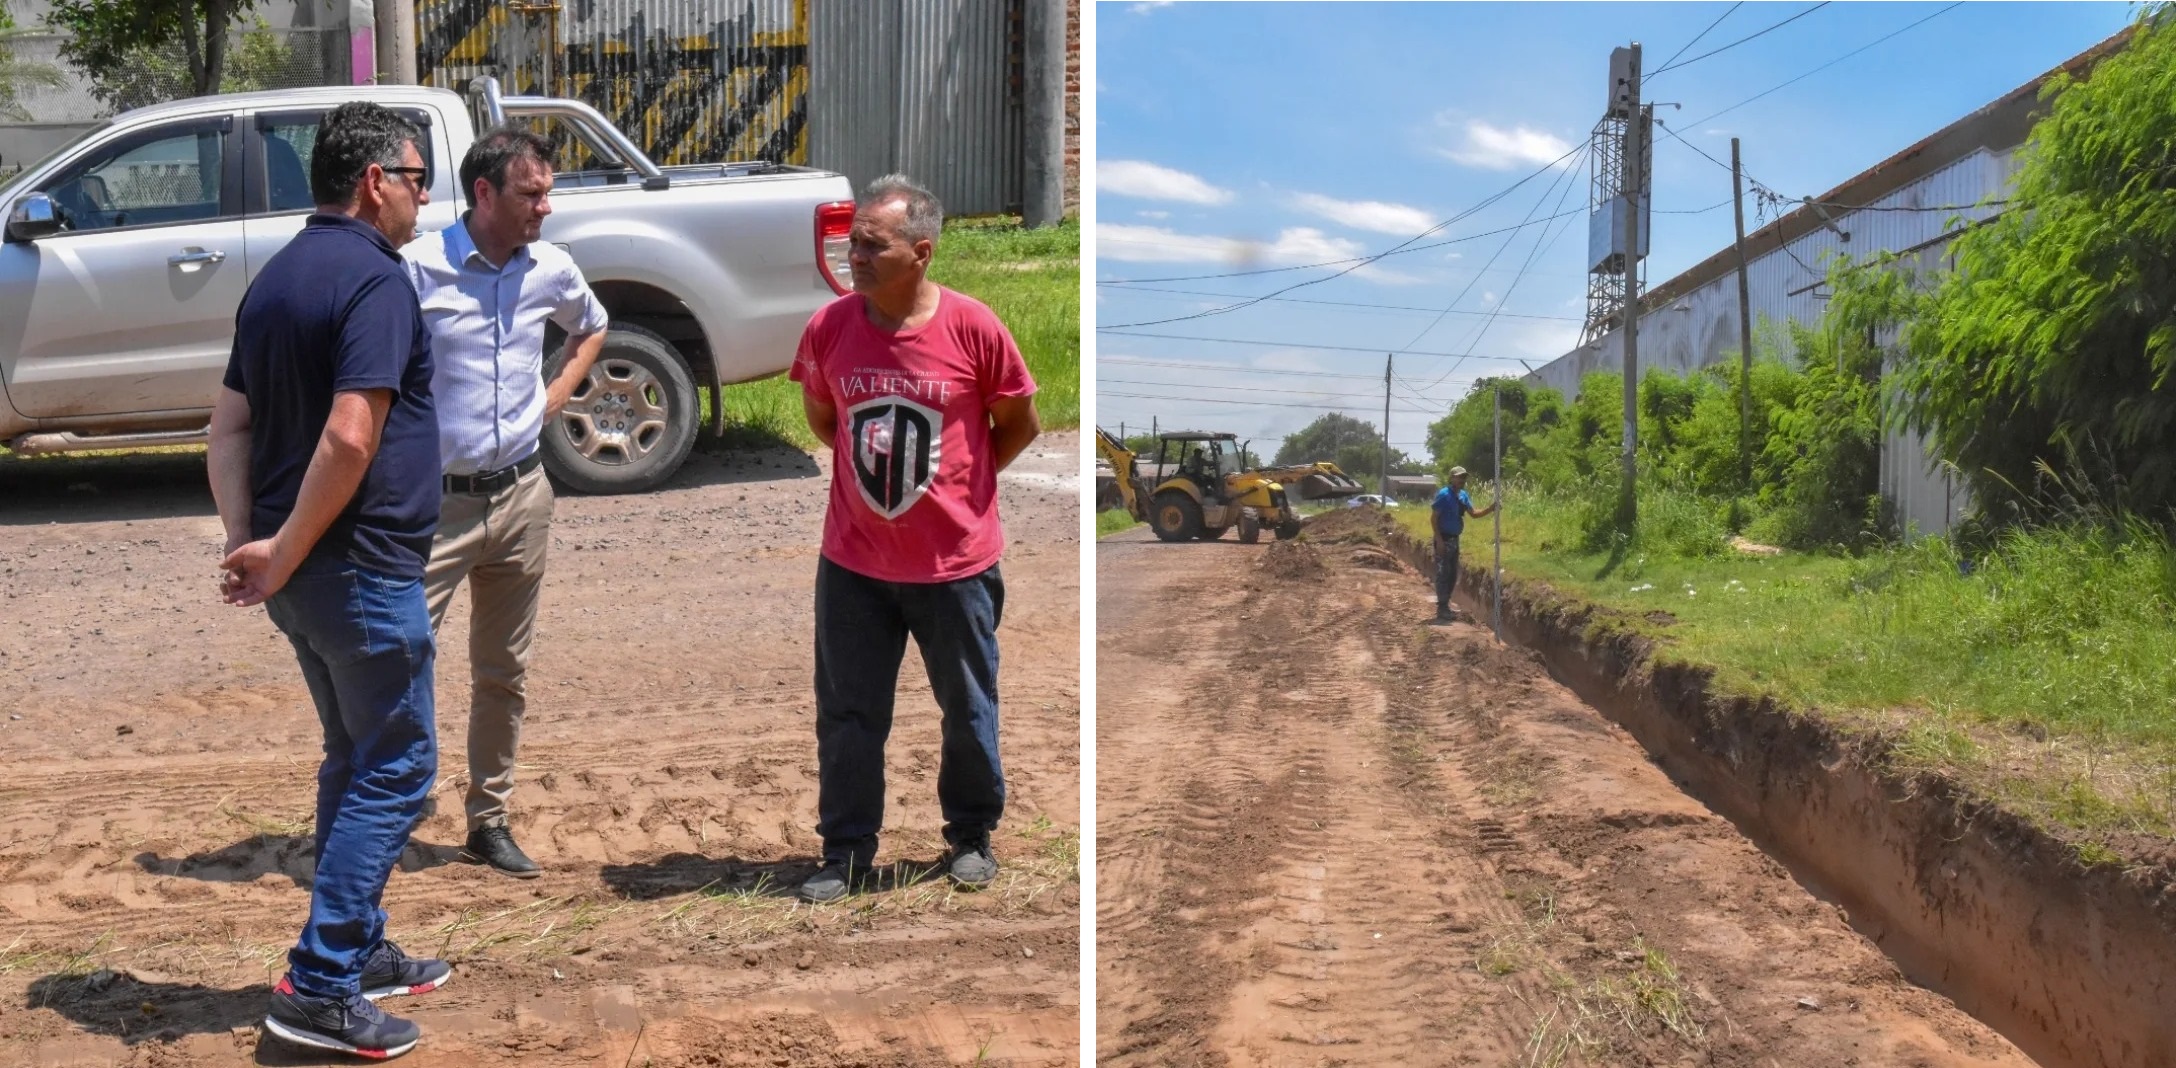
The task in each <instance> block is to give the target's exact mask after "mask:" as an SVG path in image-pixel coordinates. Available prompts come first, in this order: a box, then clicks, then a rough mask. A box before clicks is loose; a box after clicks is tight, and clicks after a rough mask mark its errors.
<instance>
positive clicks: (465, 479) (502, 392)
mask: <svg viewBox="0 0 2176 1068" xmlns="http://www.w3.org/2000/svg"><path fill="white" fill-rule="evenodd" d="M550 161H551V143H550V142H549V141H546V140H545V139H544V138H542V137H539V136H538V135H536V134H535V133H532V132H530V131H528V130H525V129H522V128H520V127H515V126H501V127H498V128H496V129H493V130H490V131H487V132H486V133H485V134H484V135H483V136H482V137H479V138H478V139H477V140H476V142H475V144H474V145H472V146H470V148H469V150H468V155H467V157H466V158H464V159H462V161H461V187H462V192H463V193H464V194H465V195H466V196H467V198H468V205H469V210H468V213H467V214H465V215H463V216H462V217H461V221H460V222H458V223H456V224H454V225H453V226H451V227H449V228H447V229H445V230H442V231H439V232H437V233H433V234H426V235H424V236H422V237H420V238H417V239H416V240H415V241H414V242H412V243H410V244H409V245H408V246H407V247H405V248H403V249H402V250H401V254H402V256H403V258H404V259H405V260H406V263H407V269H408V277H409V279H410V280H411V281H413V282H414V283H415V287H416V296H417V297H418V299H419V300H420V301H421V303H422V306H423V322H424V325H425V326H426V327H427V328H428V329H429V330H430V332H431V351H432V355H433V357H434V362H435V365H436V368H435V371H434V373H433V376H432V382H431V385H432V389H433V391H434V392H435V393H436V395H437V398H438V411H439V420H438V426H439V452H440V455H441V458H442V460H443V463H444V468H445V480H446V484H445V494H444V503H443V505H442V506H441V511H440V513H439V519H438V534H437V537H436V539H435V540H434V541H433V543H432V545H431V560H430V565H429V568H428V570H427V572H426V573H425V576H424V593H425V596H426V598H427V600H428V601H429V604H430V611H431V630H432V632H433V633H434V634H435V633H436V632H437V630H438V627H439V625H440V624H441V623H443V622H445V619H446V608H447V606H448V605H450V604H451V603H452V602H453V593H454V590H455V589H457V588H458V587H459V586H460V585H461V580H462V579H464V578H465V579H467V580H468V583H469V606H470V609H471V611H470V617H469V635H468V655H469V670H470V676H471V686H470V697H469V722H468V770H469V783H468V797H467V809H468V841H467V852H468V854H469V856H470V858H471V859H473V860H475V861H477V862H479V863H483V864H488V865H490V866H491V867H493V868H496V869H498V870H499V871H502V872H505V873H506V874H508V875H512V876H515V877H517V878H523V879H527V878H534V877H535V876H537V875H539V874H541V873H540V871H539V869H538V868H537V865H536V862H535V861H533V860H530V859H529V857H528V856H527V855H526V854H524V853H523V852H522V850H521V847H520V846H519V845H516V844H515V842H514V836H513V831H512V830H511V829H510V828H509V827H508V825H507V815H508V813H507V808H508V804H507V803H508V800H509V799H510V798H511V797H512V796H513V792H514V752H515V749H516V747H517V746H518V744H519V743H520V740H521V720H522V715H523V712H524V711H525V709H526V707H527V697H526V689H525V678H526V675H527V672H528V664H529V640H530V637H531V635H532V634H533V632H534V630H535V626H536V606H537V597H538V594H539V592H540V591H541V590H542V588H543V585H544V555H545V550H546V549H547V548H548V547H549V546H550V544H551V520H552V489H551V484H550V483H549V482H548V481H546V480H545V477H544V472H543V469H542V467H541V466H540V464H541V460H542V457H541V456H540V455H539V453H538V451H537V439H538V437H539V436H540V435H541V434H542V433H543V430H544V424H545V421H546V420H548V419H551V418H554V417H556V416H557V415H558V414H559V410H560V409H561V408H562V407H564V406H565V405H566V403H567V400H568V398H570V397H571V396H573V394H574V390H575V389H576V387H578V386H579V385H580V384H581V382H582V380H583V379H584V378H586V377H587V376H588V374H589V369H590V365H591V364H593V363H595V362H596V359H597V353H598V351H599V350H601V349H603V348H604V339H605V326H606V323H607V317H606V315H605V310H604V306H603V305H602V304H600V303H598V301H597V297H596V295H595V294H593V293H591V292H590V289H589V284H588V282H586V281H584V280H583V278H582V272H581V270H580V269H579V268H577V267H575V265H574V260H573V259H572V258H571V257H569V256H568V255H567V254H566V253H565V252H563V251H561V250H560V249H559V248H557V247H556V246H553V245H550V244H546V243H544V242H542V241H539V240H538V238H539V237H540V236H541V235H542V232H543V225H544V217H545V216H547V215H550V214H551V212H552V208H551V191H552V167H551V162H550ZM547 321H548V322H551V323H556V324H557V325H558V326H559V328H560V329H561V330H564V331H566V333H567V352H568V353H570V355H569V357H568V358H567V360H566V362H565V364H564V366H562V367H561V369H560V371H559V374H558V375H557V376H555V377H554V378H553V379H552V380H551V381H550V382H549V383H546V382H545V381H544V324H545V323H546V322H547Z"/></svg>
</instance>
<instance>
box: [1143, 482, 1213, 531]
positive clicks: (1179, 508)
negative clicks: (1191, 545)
mask: <svg viewBox="0 0 2176 1068" xmlns="http://www.w3.org/2000/svg"><path fill="white" fill-rule="evenodd" d="M1148 522H1149V526H1151V527H1153V528H1154V529H1155V531H1156V536H1157V537H1158V538H1161V539H1163V540H1165V541H1191V540H1193V538H1194V536H1195V535H1196V534H1199V533H1200V532H1201V505H1199V504H1196V503H1195V502H1194V499H1193V498H1192V497H1189V496H1187V495H1186V494H1183V493H1180V492H1179V491H1177V490H1165V491H1164V492H1162V493H1159V494H1157V495H1156V506H1155V507H1154V508H1151V509H1149V511H1148Z"/></svg>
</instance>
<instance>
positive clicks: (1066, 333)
mask: <svg viewBox="0 0 2176 1068" xmlns="http://www.w3.org/2000/svg"><path fill="white" fill-rule="evenodd" d="M929 275H930V277H931V278H932V279H934V280H935V281H937V282H938V283H940V284H942V285H946V286H949V287H951V288H953V289H956V290H958V291H960V292H962V293H965V294H967V295H968V296H971V297H973V298H975V299H976V300H979V301H981V302H983V303H984V304H987V305H989V306H990V310H992V311H994V312H996V313H997V316H998V318H999V319H1001V320H1003V321H1004V323H1005V328H1006V329H1007V330H1009V331H1011V332H1012V336H1013V341H1014V342H1016V343H1017V344H1018V345H1019V346H1020V354H1021V356H1022V357H1023V358H1025V359H1026V360H1027V365H1028V373H1030V374H1032V375H1034V376H1035V383H1036V387H1037V388H1036V393H1035V409H1036V411H1037V412H1038V413H1039V414H1040V415H1041V416H1042V417H1043V426H1044V428H1045V429H1050V430H1063V429H1070V428H1073V427H1077V426H1079V425H1080V222H1079V221H1078V220H1076V219H1068V220H1066V221H1065V222H1064V223H1063V224H1061V225H1058V226H1052V227H1046V228H1043V229H1039V230H1027V229H1022V228H1021V227H1020V225H1019V223H1018V220H1017V219H955V220H952V221H950V222H947V223H946V224H945V228H944V237H943V238H942V239H940V240H939V241H938V242H937V253H936V256H935V258H934V259H933V260H932V262H931V263H930V269H929ZM724 392H725V416H726V442H725V444H726V446H727V447H728V448H733V447H751V446H761V445H778V444H787V445H791V446H793V447H795V448H801V449H811V448H815V447H816V436H815V435H814V434H811V433H809V429H808V424H807V422H806V420H805V419H803V417H802V414H801V387H800V386H799V385H797V384H795V383H794V382H792V381H790V380H788V379H787V378H785V377H784V376H783V375H781V376H779V377H776V378H766V379H764V380H762V381H760V382H747V383H742V384H740V385H737V386H727V387H725V391H724ZM711 403H712V401H711V399H710V398H709V397H708V396H707V395H706V396H705V398H704V403H703V412H704V417H705V418H706V419H707V418H708V417H709V413H710V411H711V408H710V405H711Z"/></svg>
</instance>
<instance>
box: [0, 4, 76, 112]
mask: <svg viewBox="0 0 2176 1068" xmlns="http://www.w3.org/2000/svg"><path fill="white" fill-rule="evenodd" d="M30 33H31V28H30V27H27V26H17V25H16V24H15V19H14V17H13V16H11V15H9V14H8V10H7V8H6V7H5V6H4V5H0V119H7V120H10V121H14V122H27V121H29V119H30V113H29V112H27V111H24V110H23V94H24V93H25V92H26V91H27V90H31V89H58V88H61V87H62V86H64V85H66V84H67V82H66V80H64V79H63V78H62V77H61V72H60V69H59V68H57V67H54V66H53V65H52V64H50V63H33V62H30V61H29V60H26V59H22V58H19V57H18V56H16V54H15V50H14V48H13V47H11V42H13V41H14V40H16V39H17V38H21V37H26V36H28V35H29V34H30Z"/></svg>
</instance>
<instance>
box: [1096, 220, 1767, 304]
mask: <svg viewBox="0 0 2176 1068" xmlns="http://www.w3.org/2000/svg"><path fill="white" fill-rule="evenodd" d="M1729 204H1730V202H1729V201H1727V200H1726V201H1723V203H1722V205H1720V206H1723V207H1727V206H1729ZM1565 214H1566V215H1578V214H1581V212H1576V211H1571V212H1565ZM1127 292H1131V293H1171V294H1175V295H1177V296H1185V297H1227V298H1229V297H1237V296H1240V294H1237V293H1207V292H1202V291H1200V290H1194V289H1159V288H1157V287H1155V286H1129V287H1127ZM1270 299H1271V300H1274V301H1276V302H1278V303H1281V304H1320V305H1324V306H1326V307H1332V308H1362V309H1367V310H1370V311H1400V312H1419V313H1420V314H1422V315H1433V314H1435V312H1436V311H1437V310H1438V309H1435V308H1423V307H1420V306H1419V305H1414V304H1367V303H1363V302H1360V301H1353V300H1313V299H1309V298H1307V297H1271V298H1270ZM1451 314H1452V315H1492V314H1495V313H1493V312H1485V311H1453V312H1451ZM1503 317H1504V318H1506V319H1547V320H1552V321H1555V322H1565V323H1578V322H1585V321H1586V320H1584V319H1581V318H1579V317H1578V316H1576V315H1532V314H1523V313H1520V312H1504V313H1503Z"/></svg>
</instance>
